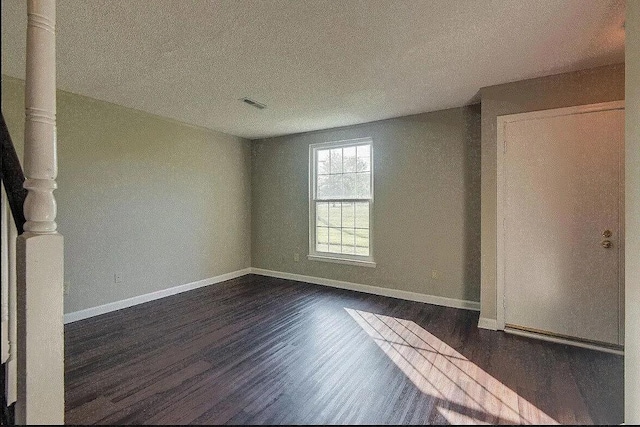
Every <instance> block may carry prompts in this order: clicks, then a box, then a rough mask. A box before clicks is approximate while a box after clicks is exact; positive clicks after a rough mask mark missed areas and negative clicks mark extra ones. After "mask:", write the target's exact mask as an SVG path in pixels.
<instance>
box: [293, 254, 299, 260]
mask: <svg viewBox="0 0 640 427" xmlns="http://www.w3.org/2000/svg"><path fill="white" fill-rule="evenodd" d="M293 260H294V261H295V262H298V261H300V254H299V253H298V252H296V253H295V254H293Z"/></svg>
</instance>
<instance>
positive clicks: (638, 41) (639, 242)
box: [624, 1, 640, 425]
mask: <svg viewBox="0 0 640 427" xmlns="http://www.w3.org/2000/svg"><path fill="white" fill-rule="evenodd" d="M626 12H627V16H626V28H625V29H626V49H625V64H626V99H625V127H626V128H625V143H626V147H625V148H626V163H625V167H626V174H625V179H626V196H625V212H626V216H625V222H626V229H625V245H626V246H625V258H626V260H625V270H626V272H625V273H626V274H625V280H626V286H625V299H626V303H625V319H626V322H625V359H624V363H625V366H624V368H625V369H624V375H625V379H624V406H625V417H624V421H625V423H626V424H628V425H632V424H640V339H639V337H640V304H638V302H639V301H640V256H639V254H640V1H629V2H627V10H626Z"/></svg>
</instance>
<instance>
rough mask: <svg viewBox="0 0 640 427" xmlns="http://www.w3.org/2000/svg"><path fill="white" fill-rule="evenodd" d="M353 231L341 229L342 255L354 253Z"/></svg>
mask: <svg viewBox="0 0 640 427" xmlns="http://www.w3.org/2000/svg"><path fill="white" fill-rule="evenodd" d="M354 231H355V230H354V229H353V228H351V229H349V228H343V229H342V253H343V254H354V253H356V251H355V233H354Z"/></svg>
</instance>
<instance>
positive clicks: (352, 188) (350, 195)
mask: <svg viewBox="0 0 640 427" xmlns="http://www.w3.org/2000/svg"><path fill="white" fill-rule="evenodd" d="M342 186H343V187H342V188H343V190H342V197H344V198H345V199H355V198H357V196H358V194H357V191H356V174H355V173H345V174H344V175H342Z"/></svg>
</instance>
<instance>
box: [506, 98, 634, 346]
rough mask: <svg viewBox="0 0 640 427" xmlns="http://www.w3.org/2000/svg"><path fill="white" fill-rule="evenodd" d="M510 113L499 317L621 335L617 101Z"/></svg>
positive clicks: (606, 337) (605, 338) (561, 332)
mask: <svg viewBox="0 0 640 427" xmlns="http://www.w3.org/2000/svg"><path fill="white" fill-rule="evenodd" d="M567 110H570V111H574V112H572V113H567ZM511 117H516V116H511ZM518 118H519V119H517V120H513V121H510V120H503V121H502V125H503V126H504V129H503V131H504V134H503V137H504V141H505V142H506V144H505V146H504V152H503V156H502V165H503V167H504V169H503V171H502V173H503V181H502V182H503V185H502V189H503V190H504V194H503V197H504V199H503V205H502V212H503V215H504V224H503V227H504V230H503V232H504V234H503V236H504V246H503V254H502V257H503V262H504V264H503V266H504V271H503V274H504V322H505V325H506V326H507V327H508V326H514V327H518V328H524V329H527V330H530V331H533V332H541V333H547V334H552V335H557V336H565V337H573V338H578V339H581V340H586V341H593V342H600V343H609V344H622V343H621V340H620V336H621V334H620V316H621V303H620V301H621V297H620V259H622V258H621V250H622V249H623V238H622V236H621V233H622V232H623V230H622V228H621V217H620V214H621V211H622V212H624V210H621V197H622V193H621V188H623V183H622V179H621V171H623V170H624V168H623V167H622V165H621V162H622V161H623V158H622V153H623V141H624V110H623V109H621V108H618V109H609V110H604V111H591V112H589V111H587V112H580V113H575V110H571V109H560V110H555V113H554V111H552V110H550V111H548V112H539V113H532V115H531V116H527V115H525V114H523V115H518Z"/></svg>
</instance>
